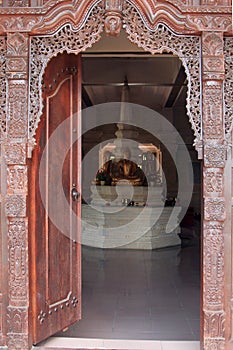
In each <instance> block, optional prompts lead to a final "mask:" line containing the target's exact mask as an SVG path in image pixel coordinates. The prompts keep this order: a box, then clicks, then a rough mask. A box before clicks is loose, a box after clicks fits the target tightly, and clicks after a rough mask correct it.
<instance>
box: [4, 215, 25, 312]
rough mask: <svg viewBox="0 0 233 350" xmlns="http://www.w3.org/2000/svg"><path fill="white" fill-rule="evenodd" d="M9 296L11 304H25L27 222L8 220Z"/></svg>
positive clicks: (16, 219) (17, 219)
mask: <svg viewBox="0 0 233 350" xmlns="http://www.w3.org/2000/svg"><path fill="white" fill-rule="evenodd" d="M8 246H9V298H10V305H11V306H25V305H27V301H28V260H27V222H26V221H25V220H24V219H19V218H15V219H14V218H12V219H10V220H9V230H8Z"/></svg>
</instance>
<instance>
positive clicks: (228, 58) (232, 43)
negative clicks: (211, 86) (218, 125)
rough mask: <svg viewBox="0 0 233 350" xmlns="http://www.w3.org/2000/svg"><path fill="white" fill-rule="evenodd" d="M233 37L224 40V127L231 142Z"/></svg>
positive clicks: (232, 124)
mask: <svg viewBox="0 0 233 350" xmlns="http://www.w3.org/2000/svg"><path fill="white" fill-rule="evenodd" d="M232 52H233V37H229V38H225V39H224V60H225V80H224V102H225V108H224V110H225V116H224V125H225V131H226V134H227V137H228V138H229V142H231V132H232V128H233V104H232V96H233V74H232V72H233V59H232Z"/></svg>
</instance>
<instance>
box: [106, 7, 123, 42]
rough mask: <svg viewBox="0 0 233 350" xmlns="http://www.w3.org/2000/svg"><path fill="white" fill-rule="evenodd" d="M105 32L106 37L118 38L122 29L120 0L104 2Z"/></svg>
mask: <svg viewBox="0 0 233 350" xmlns="http://www.w3.org/2000/svg"><path fill="white" fill-rule="evenodd" d="M104 26H105V32H106V34H107V35H111V36H118V35H119V34H120V31H121V27H122V0H106V3H105V22H104Z"/></svg>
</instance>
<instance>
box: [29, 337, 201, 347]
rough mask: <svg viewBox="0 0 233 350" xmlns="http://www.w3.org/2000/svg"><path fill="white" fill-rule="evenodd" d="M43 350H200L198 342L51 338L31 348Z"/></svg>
mask: <svg viewBox="0 0 233 350" xmlns="http://www.w3.org/2000/svg"><path fill="white" fill-rule="evenodd" d="M33 349H35V350H38V349H41V350H42V349H43V350H46V349H48V350H56V349H57V350H69V349H76V350H94V349H95V350H200V342H199V341H162V340H161V341H160V340H123V339H90V338H65V337H51V338H49V339H48V340H46V341H44V342H43V343H40V344H39V345H37V346H33Z"/></svg>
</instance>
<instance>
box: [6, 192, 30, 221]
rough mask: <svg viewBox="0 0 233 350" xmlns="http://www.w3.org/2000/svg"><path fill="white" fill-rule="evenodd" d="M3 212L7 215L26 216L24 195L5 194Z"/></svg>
mask: <svg viewBox="0 0 233 350" xmlns="http://www.w3.org/2000/svg"><path fill="white" fill-rule="evenodd" d="M5 212H6V216H8V217H24V216H26V197H25V196H23V195H7V197H6V199H5Z"/></svg>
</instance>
